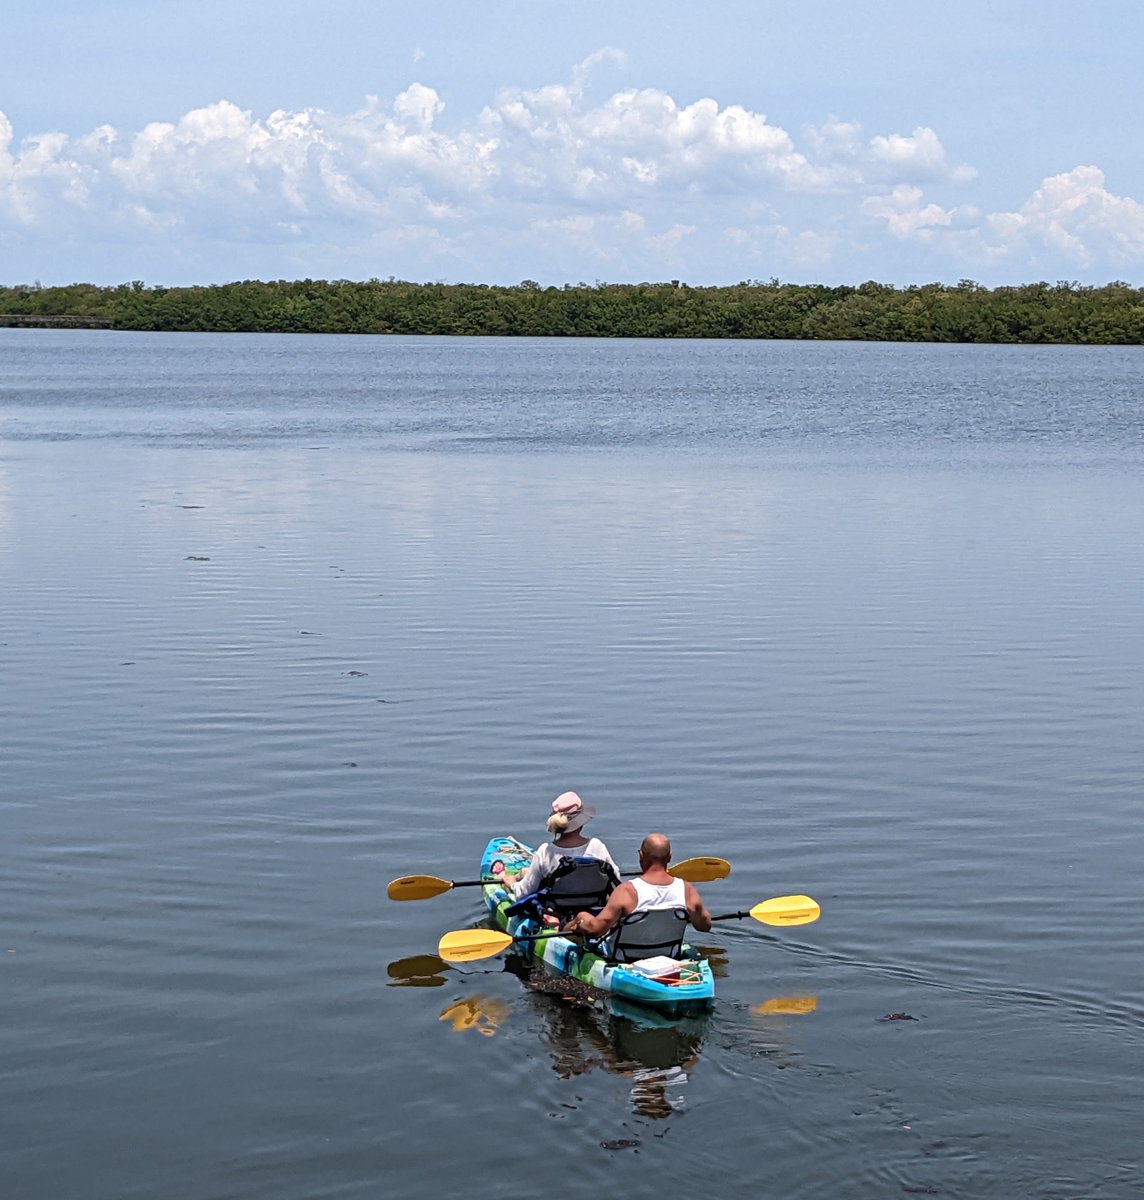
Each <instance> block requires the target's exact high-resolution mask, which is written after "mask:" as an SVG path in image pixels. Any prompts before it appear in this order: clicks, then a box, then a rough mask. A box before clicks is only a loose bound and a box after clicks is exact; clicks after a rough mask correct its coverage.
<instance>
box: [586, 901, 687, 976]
mask: <svg viewBox="0 0 1144 1200" xmlns="http://www.w3.org/2000/svg"><path fill="white" fill-rule="evenodd" d="M686 932H687V909H685V908H651V909H645V910H644V911H643V912H634V913H631V914H630V915H629V916H627V917H625V918H624V919H623V920H622V921H621V922H620V923H619V925H617V926H616V928H615V931H614V932H613V933H612V934H611V935H610V936H609V937H607V938H605V939H604V942H603V950H604V953H605V956H606V957H607V959H608V961H609V962H614V963H627V962H636V961H638V960H639V959H641V958H655V957H657V956H658V955H661V954H662V955H666V957H668V958H682V956H683V953H682V952H683V935H684V934H685V933H686Z"/></svg>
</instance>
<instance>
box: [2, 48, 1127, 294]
mask: <svg viewBox="0 0 1144 1200" xmlns="http://www.w3.org/2000/svg"><path fill="white" fill-rule="evenodd" d="M624 65H625V59H624V56H623V54H622V52H620V51H619V50H616V49H614V48H611V47H605V48H604V49H602V50H599V51H597V52H596V53H595V54H593V55H590V56H589V57H588V58H586V59H584V60H583V61H582V62H581V63H579V64H578V65H577V66H576V67H574V68H573V69H572V71H571V78H570V80H569V81H567V82H562V83H551V84H548V85H546V86H543V87H538V88H534V89H514V88H509V89H505V90H503V91H502V92H500V93H499V94H498V95H497V96H496V97H495V98H494V99H493V101H492V102H491V103H489V104H487V105H486V106H485V107H484V108H482V109H481V110H480V111H478V112H469V113H456V112H454V111H452V109H450V108H448V107H447V106H446V104H445V101H444V99H443V97H442V96H441V94H440V93H439V92H438V91H437V90H436V89H435V88H433V87H432V86H430V85H428V84H426V83H422V82H414V83H411V84H410V85H409V86H408V87H406V88H405V89H404V90H403V91H401V92H400V93H399V94H398V95H396V96H394V97H393V98H392V99H390V100H388V101H384V102H383V101H382V100H380V99H379V98H377V97H373V96H370V97H366V99H365V101H364V103H363V105H362V106H361V107H360V108H359V109H357V110H356V111H353V112H349V113H337V112H331V111H328V110H324V109H320V108H307V109H303V110H300V111H286V110H277V111H274V112H271V113H270V114H269V115H265V116H257V115H255V114H254V113H252V112H250V111H247V110H244V109H241V108H239V107H237V106H236V105H234V104H232V103H230V102H229V101H226V100H220V101H218V102H217V103H215V104H211V105H207V106H205V107H203V108H198V109H195V110H193V111H191V112H188V113H186V114H185V115H184V116H182V117H181V118H179V119H178V120H176V121H171V122H155V123H152V124H149V125H146V126H144V127H142V128H140V129H137V130H133V131H132V130H128V131H119V130H116V129H113V128H111V127H109V126H106V125H102V126H99V127H98V128H96V129H93V130H92V131H90V132H88V133H85V134H83V135H82V136H69V135H66V134H63V133H58V132H52V133H44V134H39V135H32V136H24V137H23V138H18V137H17V135H16V131H15V130H14V129H13V128H12V125H11V122H10V121H9V120H8V119H7V118H6V117H5V116H4V115H3V113H0V239H2V240H3V242H4V244H5V245H6V246H9V247H10V246H12V245H28V246H36V247H44V246H55V245H57V244H59V243H60V242H61V241H67V240H69V239H70V243H71V245H72V246H87V245H90V244H94V243H97V242H98V243H105V242H107V241H109V240H114V239H119V241H120V242H121V243H122V244H130V245H132V246H135V247H138V246H142V245H150V246H152V247H154V248H155V251H154V255H153V256H152V259H151V261H157V262H162V261H164V259H163V255H164V254H166V255H170V254H173V253H176V252H178V253H186V254H191V253H192V252H193V249H194V247H196V246H203V245H206V244H207V243H208V242H209V243H210V244H212V245H215V246H216V247H217V246H218V245H220V244H223V245H226V246H229V247H232V248H233V249H234V252H235V254H239V253H243V252H244V251H245V250H247V249H248V248H249V247H251V246H257V245H261V246H264V247H266V254H265V256H264V258H263V259H261V260H259V261H263V262H270V263H273V264H274V265H275V268H276V269H277V270H279V271H285V270H287V269H288V267H289V266H290V265H295V264H296V265H297V267H298V268H300V269H301V270H302V271H305V272H306V273H322V272H323V271H330V270H331V268H330V267H329V266H327V265H325V264H330V263H333V262H337V263H339V264H342V267H341V269H342V270H346V269H351V270H353V272H354V273H355V274H358V275H361V274H368V273H370V269H371V267H372V268H374V269H376V268H377V267H381V268H382V270H381V271H380V272H379V273H389V271H390V270H391V269H393V264H394V258H395V255H397V260H398V261H400V262H407V263H411V264H413V267H414V269H413V270H411V272H410V273H411V274H413V275H414V277H439V276H441V275H447V276H448V277H451V278H459V277H464V276H465V275H466V274H467V275H468V277H469V278H489V277H490V275H491V274H493V273H494V272H496V271H498V270H499V271H501V274H500V275H499V276H498V277H502V278H503V277H504V275H505V274H508V277H509V278H512V277H513V274H509V272H515V277H516V278H523V277H526V276H527V277H539V276H540V275H541V273H542V272H541V270H540V267H539V263H540V262H541V261H548V262H550V263H558V264H562V265H561V266H557V267H555V268H554V270H555V271H557V272H559V273H560V274H563V275H564V277H565V278H569V277H572V278H574V277H576V275H577V274H579V273H580V265H581V264H584V266H585V269H586V268H587V267H588V265H589V264H606V265H608V266H609V269H611V268H612V267H615V268H616V269H617V270H622V271H628V272H629V273H630V274H631V275H632V276H634V277H636V278H653V277H657V275H658V276H661V277H674V276H677V275H678V276H680V277H683V276H684V275H685V274H686V273H687V272H689V271H694V272H697V273H698V274H699V275H701V276H703V275H705V276H707V277H708V278H710V277H711V272H712V270H713V264H715V263H724V264H729V266H727V267H726V268H724V270H725V272H726V273H733V275H734V276H735V277H740V278H742V277H749V276H754V275H761V276H769V275H771V274H773V273H774V272H775V271H776V270H780V269H784V268H785V269H790V268H791V267H792V266H811V267H814V268H815V269H818V268H820V267H828V266H829V265H830V264H832V263H833V264H842V263H848V262H851V261H857V256H858V255H859V254H862V255H865V256H866V257H868V258H870V259H871V260H872V261H874V262H877V261H878V260H879V254H880V253H882V251H884V250H885V249H886V248H891V249H893V250H895V251H896V252H900V253H901V254H905V253H907V251H909V249H910V248H914V249H915V250H917V251H919V252H920V251H923V250H924V252H925V253H926V254H928V255H930V258H929V259H927V260H925V261H936V259H934V258H933V255H934V254H935V253H936V252H937V251H938V250H939V249H940V250H942V251H943V252H944V253H945V254H946V256H947V260H948V261H949V262H950V264H951V266H950V267H949V269H948V274H950V275H952V276H953V277H959V276H961V275H972V274H974V273H975V268H976V267H977V266H979V264H980V263H981V262H985V261H989V260H991V259H992V260H993V261H997V260H999V259H1000V260H1006V259H1007V261H1011V262H1020V261H1032V257H1031V256H1032V255H1033V254H1034V252H1036V251H1039V250H1045V251H1046V252H1048V251H1051V252H1053V253H1057V254H1059V255H1062V256H1065V257H1067V258H1068V259H1069V260H1070V261H1073V262H1076V263H1081V264H1084V263H1096V262H1109V263H1135V264H1137V265H1142V264H1144V206H1142V205H1141V204H1140V203H1138V202H1137V201H1135V200H1133V199H1131V198H1130V197H1126V196H1119V195H1116V194H1114V193H1113V192H1111V191H1110V190H1109V189H1108V187H1107V186H1106V182H1105V179H1104V176H1103V174H1102V173H1101V172H1100V171H1099V170H1098V169H1097V168H1096V167H1093V166H1086V167H1077V168H1075V169H1074V170H1072V171H1069V172H1065V173H1064V174H1061V175H1056V176H1053V177H1051V178H1048V179H1045V180H1044V181H1043V182H1042V183H1041V185H1040V186H1039V188H1037V190H1036V191H1035V192H1034V193H1033V194H1032V195H1031V196H1030V197H1029V198H1028V199H1027V200H1026V201H1024V202H1023V203H1021V204H1020V205H1019V206H1018V207H1016V208H1013V209H1012V210H1011V211H997V212H993V213H992V214H989V215H985V216H982V215H981V213H980V211H979V209H978V207H976V206H975V205H974V204H972V203H970V202H969V200H970V199H972V197H969V196H967V190H968V189H969V188H970V186H971V185H973V184H974V182H975V180H976V172H975V171H974V169H973V168H972V167H970V166H967V165H965V164H959V163H957V162H956V161H955V160H954V159H953V158H951V156H950V154H949V153H948V152H947V150H946V148H945V146H944V145H943V144H942V142H941V139H940V138H939V136H938V134H937V133H936V132H935V131H934V130H933V129H931V128H929V127H928V126H917V127H915V128H913V130H912V132H909V133H903V132H894V131H891V132H887V133H877V132H875V133H867V132H865V131H864V130H863V129H862V127H861V125H859V124H858V123H857V122H855V121H850V120H843V119H840V118H836V117H830V118H828V119H827V120H826V121H825V122H824V123H822V124H821V125H819V126H817V127H810V128H808V129H804V130H802V131H801V132H800V133H799V134H798V136H797V137H796V136H795V135H793V134H791V133H790V132H788V131H787V130H786V129H785V128H783V127H782V126H781V125H779V124H776V123H775V122H774V121H772V120H770V119H769V118H768V117H767V116H766V115H765V114H764V113H762V112H758V111H754V110H752V109H750V108H747V107H745V106H743V105H738V104H726V103H720V102H719V101H718V100H716V99H714V98H712V97H700V98H698V99H693V100H690V101H689V102H686V103H685V102H681V101H680V100H678V99H677V98H676V97H674V96H672V95H671V94H670V93H668V92H666V91H664V90H662V89H658V88H654V87H642V88H621V89H618V90H616V89H613V90H610V91H608V92H606V93H605V92H603V91H601V90H600V87H599V84H600V80H599V76H600V75H601V74H603V73H604V71H605V69H607V68H611V69H619V68H623V67H624ZM590 85H591V86H590ZM879 239H880V240H879ZM399 251H401V252H404V253H405V257H404V258H401V257H400V255H399V254H398V253H397V252H399ZM275 254H277V257H275ZM561 256H562V257H561ZM846 256H849V258H847V257H846ZM1022 256H1024V257H1023V258H1022ZM35 261H39V260H38V259H36V260H35ZM216 261H222V262H227V261H228V260H227V259H226V258H225V257H223V258H217V259H216ZM248 261H249V259H248ZM919 261H922V260H919ZM494 263H495V264H496V265H495V266H494V265H492V264H494ZM505 264H508V265H507V266H505ZM225 269H227V268H223V270H225ZM843 269H846V270H854V271H859V272H861V273H862V274H863V275H870V274H872V273H874V271H873V270H872V269H871V268H870V267H868V266H867V267H854V268H845V267H844V268H843ZM36 273H37V274H39V273H40V272H39V271H37V272H36ZM211 273H212V274H213V275H215V276H216V277H217V275H218V274H219V269H218V268H215V269H214V270H213V271H212V272H211Z"/></svg>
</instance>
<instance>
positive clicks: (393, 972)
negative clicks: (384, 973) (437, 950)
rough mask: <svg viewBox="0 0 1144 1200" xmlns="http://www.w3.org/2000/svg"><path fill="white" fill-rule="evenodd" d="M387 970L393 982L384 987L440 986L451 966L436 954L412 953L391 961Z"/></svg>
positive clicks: (442, 984)
mask: <svg viewBox="0 0 1144 1200" xmlns="http://www.w3.org/2000/svg"><path fill="white" fill-rule="evenodd" d="M387 970H388V973H389V977H390V979H391V980H392V981H393V982H392V983H387V984H386V985H385V986H386V987H442V986H444V983H445V972H446V971H448V970H451V968H450V966H449V964H448V963H447V962H446V961H445V960H444V959H443V958H438V957H437V955H436V954H414V955H411V956H410V957H409V958H399V959H397V960H396V961H394V962H391V963H390V964H389V967H388V968H387Z"/></svg>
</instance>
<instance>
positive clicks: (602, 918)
mask: <svg viewBox="0 0 1144 1200" xmlns="http://www.w3.org/2000/svg"><path fill="white" fill-rule="evenodd" d="M636 903H637V900H636V889H635V888H634V887H632V885H631V884H630V883H621V884H620V886H619V887H618V888H616V890H615V891H614V892H613V893H612V894H611V896H610V897H609V898H608V903H607V904H605V905H604V907H603V908H602V909H601V910H600V915H599V916H593V915H592V914H591V913H590V912H579V913H577V914H576V915H575V916H574V917H573V918H572V920H571V921H569V922H568V924H567V925H566V926H565V927H564V928H565V929H568V930H576V929H582V930H583V931H584V932H585V933H587V934H590V935H591V936H592V937H599V936H600V934H602V933H607V932H608V930H609V929H611V928H612V926H613V925H615V924H616V923H617V922H618V921H621V920H623V918H624V917H626V916H627V915H628V913H630V912H631V911H632V910H633V909H634V908H635V906H636ZM708 928H710V926H708Z"/></svg>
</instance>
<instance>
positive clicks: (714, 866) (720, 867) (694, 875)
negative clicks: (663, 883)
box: [667, 858, 731, 883]
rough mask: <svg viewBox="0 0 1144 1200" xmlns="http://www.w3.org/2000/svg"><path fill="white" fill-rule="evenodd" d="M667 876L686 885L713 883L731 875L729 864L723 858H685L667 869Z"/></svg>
mask: <svg viewBox="0 0 1144 1200" xmlns="http://www.w3.org/2000/svg"><path fill="white" fill-rule="evenodd" d="M667 870H668V874H670V875H674V876H675V878H676V879H685V880H686V881H687V882H688V883H713V882H714V881H715V880H716V879H726V878H727V876H728V875H730V874H731V864H730V863H729V862H728V861H727V860H726V859H725V858H685V859H684V860H683V862H680V863H676V864H675V866H673V867H668V868H667Z"/></svg>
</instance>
